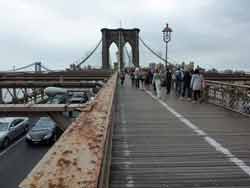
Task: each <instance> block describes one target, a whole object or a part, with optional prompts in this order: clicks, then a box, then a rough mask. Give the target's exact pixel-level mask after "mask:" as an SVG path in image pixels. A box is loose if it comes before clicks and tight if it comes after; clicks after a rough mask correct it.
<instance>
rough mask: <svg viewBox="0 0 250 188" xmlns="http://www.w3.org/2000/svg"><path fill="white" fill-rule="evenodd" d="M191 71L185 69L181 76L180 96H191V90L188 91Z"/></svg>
mask: <svg viewBox="0 0 250 188" xmlns="http://www.w3.org/2000/svg"><path fill="white" fill-rule="evenodd" d="M191 78H192V75H191V72H190V71H189V70H188V69H186V70H185V72H184V76H183V88H182V98H184V97H186V95H187V97H188V100H191V97H192V92H191V91H190V82H191Z"/></svg>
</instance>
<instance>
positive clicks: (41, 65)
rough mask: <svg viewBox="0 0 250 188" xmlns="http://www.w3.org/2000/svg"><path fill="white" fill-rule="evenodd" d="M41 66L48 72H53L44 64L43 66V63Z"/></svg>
mask: <svg viewBox="0 0 250 188" xmlns="http://www.w3.org/2000/svg"><path fill="white" fill-rule="evenodd" d="M41 67H42V68H43V69H44V70H46V71H48V72H54V71H53V70H51V69H48V68H47V67H45V66H43V65H41Z"/></svg>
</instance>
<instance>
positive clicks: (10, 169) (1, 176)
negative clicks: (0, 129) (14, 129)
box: [0, 137, 51, 188]
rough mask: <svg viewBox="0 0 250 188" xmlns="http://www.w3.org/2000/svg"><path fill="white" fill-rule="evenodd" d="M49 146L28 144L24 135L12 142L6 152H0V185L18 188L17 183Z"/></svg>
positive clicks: (2, 187) (3, 187)
mask: <svg viewBox="0 0 250 188" xmlns="http://www.w3.org/2000/svg"><path fill="white" fill-rule="evenodd" d="M50 147H51V146H48V145H41V146H39V147H35V146H34V147H32V146H29V145H28V144H27V143H26V141H25V137H22V138H20V139H19V140H18V141H16V142H15V143H13V145H11V146H10V147H9V148H7V150H6V152H5V151H2V152H1V153H0V187H1V188H18V184H19V183H20V182H21V181H22V180H23V179H24V178H25V177H26V176H27V175H28V173H29V172H30V171H31V170H32V168H33V167H34V166H35V165H36V164H37V163H38V161H40V159H41V158H42V157H43V156H44V155H45V153H46V152H47V151H48V149H49V148H50Z"/></svg>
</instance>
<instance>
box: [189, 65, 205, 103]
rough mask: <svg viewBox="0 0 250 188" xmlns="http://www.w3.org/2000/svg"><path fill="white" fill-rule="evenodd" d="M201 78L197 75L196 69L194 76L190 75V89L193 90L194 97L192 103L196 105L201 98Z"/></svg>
mask: <svg viewBox="0 0 250 188" xmlns="http://www.w3.org/2000/svg"><path fill="white" fill-rule="evenodd" d="M202 82H203V80H202V77H201V75H200V73H199V70H198V69H196V70H195V71H194V74H193V75H192V78H191V83H190V87H191V88H192V90H193V96H194V100H193V102H194V103H196V102H197V101H198V100H199V98H200V97H201V88H202Z"/></svg>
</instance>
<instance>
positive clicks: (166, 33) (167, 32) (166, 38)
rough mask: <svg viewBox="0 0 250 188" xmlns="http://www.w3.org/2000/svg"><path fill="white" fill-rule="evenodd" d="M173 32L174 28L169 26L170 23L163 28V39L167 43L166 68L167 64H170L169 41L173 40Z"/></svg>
mask: <svg viewBox="0 0 250 188" xmlns="http://www.w3.org/2000/svg"><path fill="white" fill-rule="evenodd" d="M172 32H173V30H172V29H171V28H170V27H168V24H167V25H166V27H165V28H164V29H163V30H162V33H163V41H164V42H165V43H166V68H167V64H168V43H169V42H170V41H171V33H172Z"/></svg>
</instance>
